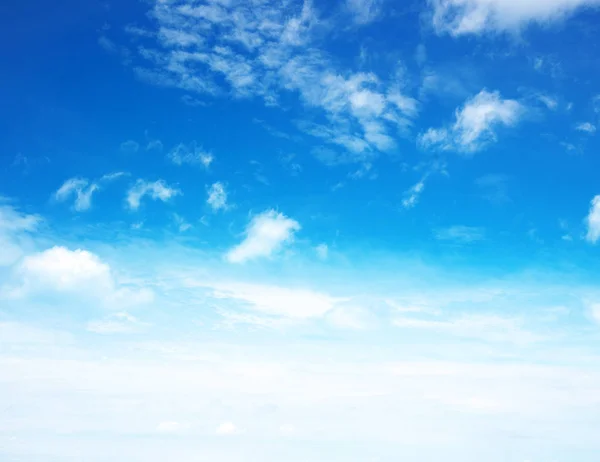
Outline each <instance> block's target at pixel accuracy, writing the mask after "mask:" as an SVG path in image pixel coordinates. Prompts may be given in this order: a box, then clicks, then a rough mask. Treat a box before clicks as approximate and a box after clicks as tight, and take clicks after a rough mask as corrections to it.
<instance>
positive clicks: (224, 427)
mask: <svg viewBox="0 0 600 462" xmlns="http://www.w3.org/2000/svg"><path fill="white" fill-rule="evenodd" d="M238 432H239V430H238V428H237V427H236V426H235V425H234V424H233V423H232V422H223V423H222V424H220V425H219V426H218V427H217V429H216V430H215V433H216V434H217V435H234V434H236V433H238Z"/></svg>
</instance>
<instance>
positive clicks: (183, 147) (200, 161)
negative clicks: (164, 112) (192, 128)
mask: <svg viewBox="0 0 600 462" xmlns="http://www.w3.org/2000/svg"><path fill="white" fill-rule="evenodd" d="M167 158H168V159H169V160H171V162H173V163H174V164H175V165H184V164H188V165H201V166H203V167H204V168H208V167H210V165H211V164H212V162H213V160H214V156H213V155H212V154H211V153H210V152H208V151H205V150H204V149H203V148H202V147H201V146H197V145H196V142H195V141H192V142H191V143H189V144H183V143H180V144H178V145H177V146H175V147H174V148H173V149H171V151H170V152H169V153H168V154H167Z"/></svg>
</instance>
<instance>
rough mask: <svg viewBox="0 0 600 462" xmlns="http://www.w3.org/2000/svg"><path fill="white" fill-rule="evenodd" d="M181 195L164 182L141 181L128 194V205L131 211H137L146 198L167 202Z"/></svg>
mask: <svg viewBox="0 0 600 462" xmlns="http://www.w3.org/2000/svg"><path fill="white" fill-rule="evenodd" d="M179 194H181V191H179V190H178V189H175V188H171V187H170V186H168V185H167V184H166V183H165V182H164V181H163V180H157V181H154V182H148V181H144V180H141V179H139V180H137V181H136V183H135V184H134V185H133V186H132V187H131V188H130V189H129V191H128V192H127V204H128V205H129V208H130V209H132V210H137V209H138V208H139V207H140V203H141V200H142V199H143V198H144V196H150V198H152V199H153V200H161V201H163V202H167V201H168V200H169V199H171V198H173V197H175V196H177V195H179Z"/></svg>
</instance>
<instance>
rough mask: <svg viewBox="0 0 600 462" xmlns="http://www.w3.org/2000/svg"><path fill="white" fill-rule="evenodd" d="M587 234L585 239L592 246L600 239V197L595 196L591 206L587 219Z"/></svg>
mask: <svg viewBox="0 0 600 462" xmlns="http://www.w3.org/2000/svg"><path fill="white" fill-rule="evenodd" d="M585 224H586V227H587V234H586V235H585V239H586V240H587V241H588V242H591V243H592V244H595V243H596V242H598V239H600V195H598V196H594V198H593V199H592V202H591V204H590V211H589V213H588V216H587V217H586V218H585Z"/></svg>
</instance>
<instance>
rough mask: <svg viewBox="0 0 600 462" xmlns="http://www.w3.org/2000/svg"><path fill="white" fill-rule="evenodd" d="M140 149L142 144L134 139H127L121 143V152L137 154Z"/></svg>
mask: <svg viewBox="0 0 600 462" xmlns="http://www.w3.org/2000/svg"><path fill="white" fill-rule="evenodd" d="M139 149H140V144H139V143H138V142H137V141H134V140H127V141H124V142H122V143H121V152H123V153H125V154H135V153H136V152H138V151H139Z"/></svg>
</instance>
